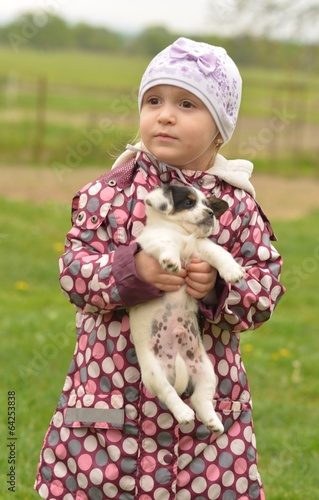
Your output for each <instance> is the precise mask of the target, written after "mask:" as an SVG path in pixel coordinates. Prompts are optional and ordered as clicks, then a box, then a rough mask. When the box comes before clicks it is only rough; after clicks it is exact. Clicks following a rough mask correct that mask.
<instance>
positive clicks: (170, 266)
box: [159, 254, 182, 274]
mask: <svg viewBox="0 0 319 500" xmlns="http://www.w3.org/2000/svg"><path fill="white" fill-rule="evenodd" d="M159 263H160V265H161V266H162V268H163V269H164V271H168V272H169V273H174V274H178V273H179V272H180V270H181V267H182V266H181V261H180V259H179V258H175V257H172V256H170V255H169V254H163V255H161V257H160V261H159Z"/></svg>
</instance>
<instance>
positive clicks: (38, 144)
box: [33, 77, 47, 163]
mask: <svg viewBox="0 0 319 500" xmlns="http://www.w3.org/2000/svg"><path fill="white" fill-rule="evenodd" d="M36 92H37V102H36V122H35V140H34V148H33V161H34V162H35V163H39V161H40V159H41V157H42V152H43V143H44V136H45V112H46V97H47V79H46V78H45V77H39V78H38V81H37V90H36Z"/></svg>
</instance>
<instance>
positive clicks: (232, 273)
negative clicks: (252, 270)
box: [219, 261, 245, 283]
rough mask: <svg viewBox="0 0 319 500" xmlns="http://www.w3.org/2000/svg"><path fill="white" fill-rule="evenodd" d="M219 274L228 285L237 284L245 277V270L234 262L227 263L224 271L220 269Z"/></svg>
mask: <svg viewBox="0 0 319 500" xmlns="http://www.w3.org/2000/svg"><path fill="white" fill-rule="evenodd" d="M219 274H220V276H221V277H222V278H223V279H224V280H225V281H226V282H227V283H237V282H238V281H240V280H242V279H243V277H244V276H245V269H244V268H243V267H241V266H240V265H239V264H238V263H237V262H235V261H233V262H231V263H227V264H226V265H225V268H224V269H220V270H219Z"/></svg>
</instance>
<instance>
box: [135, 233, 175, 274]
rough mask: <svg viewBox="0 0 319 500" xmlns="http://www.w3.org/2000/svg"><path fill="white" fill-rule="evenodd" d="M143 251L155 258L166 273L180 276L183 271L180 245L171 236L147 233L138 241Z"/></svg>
mask: <svg viewBox="0 0 319 500" xmlns="http://www.w3.org/2000/svg"><path fill="white" fill-rule="evenodd" d="M137 241H138V243H139V244H140V245H141V247H142V248H143V250H144V251H145V252H146V253H147V254H149V255H151V256H152V257H154V258H155V259H156V260H157V261H158V262H159V263H160V265H161V266H162V268H163V269H164V271H168V272H170V273H176V274H178V273H179V272H180V270H181V267H182V266H181V259H180V245H179V242H177V241H176V239H175V238H174V237H173V235H171V234H170V233H168V234H161V233H158V231H153V230H151V231H149V230H147V231H145V233H142V234H141V235H140V236H139V238H138V239H137Z"/></svg>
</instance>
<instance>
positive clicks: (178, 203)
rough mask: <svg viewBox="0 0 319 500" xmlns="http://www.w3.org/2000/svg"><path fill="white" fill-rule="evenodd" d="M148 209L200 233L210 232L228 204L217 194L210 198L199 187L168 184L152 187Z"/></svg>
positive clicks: (186, 229)
mask: <svg viewBox="0 0 319 500" xmlns="http://www.w3.org/2000/svg"><path fill="white" fill-rule="evenodd" d="M145 203H146V212H147V215H148V216H149V215H150V212H151V211H153V212H156V213H157V214H158V215H159V216H160V219H161V220H164V219H166V221H170V222H172V223H175V224H177V225H178V226H180V227H182V228H183V229H184V231H186V232H187V233H193V234H195V235H196V236H197V237H206V236H209V235H210V234H211V233H212V231H213V227H214V222H215V219H218V218H219V217H220V216H221V215H222V214H223V213H224V212H225V211H226V210H227V208H228V204H227V203H226V202H225V201H223V200H218V199H217V198H214V197H212V198H206V197H205V195H204V194H203V193H202V192H201V191H199V190H198V189H194V188H192V187H188V186H174V185H173V186H165V187H163V188H157V189H155V190H154V191H151V192H150V193H149V194H148V195H147V196H146V198H145Z"/></svg>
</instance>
